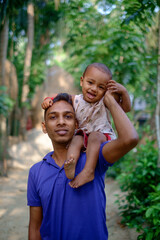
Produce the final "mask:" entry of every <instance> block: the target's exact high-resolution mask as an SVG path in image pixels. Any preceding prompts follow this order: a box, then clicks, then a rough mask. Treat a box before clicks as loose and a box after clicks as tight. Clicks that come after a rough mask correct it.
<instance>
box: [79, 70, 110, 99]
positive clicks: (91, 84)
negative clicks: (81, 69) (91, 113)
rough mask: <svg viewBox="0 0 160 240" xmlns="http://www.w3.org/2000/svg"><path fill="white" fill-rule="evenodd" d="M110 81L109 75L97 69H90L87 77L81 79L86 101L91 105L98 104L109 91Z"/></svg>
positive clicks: (86, 74)
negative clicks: (108, 84)
mask: <svg viewBox="0 0 160 240" xmlns="http://www.w3.org/2000/svg"><path fill="white" fill-rule="evenodd" d="M109 79H110V77H109V75H107V74H106V73H104V72H102V71H100V70H98V69H97V68H95V67H90V68H88V69H87V71H86V73H85V76H84V77H81V83H80V85H81V87H82V92H83V97H84V100H85V101H86V102H89V103H95V102H98V101H99V100H100V99H101V98H102V97H103V96H104V94H105V92H106V90H107V82H108V80H109Z"/></svg>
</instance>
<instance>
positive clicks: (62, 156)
mask: <svg viewBox="0 0 160 240" xmlns="http://www.w3.org/2000/svg"><path fill="white" fill-rule="evenodd" d="M67 150H68V147H67V146H65V145H61V146H54V152H53V154H52V158H53V159H54V160H55V162H56V164H57V165H58V166H60V167H62V165H63V164H64V162H65V160H66V157H67Z"/></svg>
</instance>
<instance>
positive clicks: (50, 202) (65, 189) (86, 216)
mask: <svg viewBox="0 0 160 240" xmlns="http://www.w3.org/2000/svg"><path fill="white" fill-rule="evenodd" d="M105 144H106V143H103V144H102V145H101V148H100V153H99V159H98V163H97V167H96V170H95V178H94V180H93V181H92V182H89V183H87V184H85V185H83V186H81V187H79V188H77V189H74V188H71V187H70V186H69V184H68V183H69V181H70V180H69V179H67V178H66V175H65V172H64V166H62V167H61V168H60V167H59V166H58V165H57V164H56V163H55V161H54V159H53V158H52V157H51V156H52V154H53V152H50V153H48V154H47V155H46V156H45V157H44V159H43V160H42V161H41V162H38V163H36V164H34V165H33V166H32V167H31V169H30V172H29V177H28V189H27V199H28V205H29V206H41V207H42V209H43V220H42V224H41V228H40V233H41V237H42V239H43V240H90V239H92V240H107V239H108V231H107V226H106V215H105V208H106V197H105V191H104V187H105V184H104V178H105V172H106V170H107V169H108V167H109V166H111V165H112V164H110V163H107V161H106V160H105V159H104V157H103V155H102V148H103V146H104V145H105ZM85 161H86V154H85V153H81V155H80V158H79V160H78V163H77V166H76V175H77V174H78V173H79V172H81V170H82V169H83V167H84V165H85Z"/></svg>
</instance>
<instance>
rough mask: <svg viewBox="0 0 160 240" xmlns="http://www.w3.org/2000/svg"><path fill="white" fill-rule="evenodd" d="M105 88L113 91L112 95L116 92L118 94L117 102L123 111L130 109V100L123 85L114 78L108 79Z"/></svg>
mask: <svg viewBox="0 0 160 240" xmlns="http://www.w3.org/2000/svg"><path fill="white" fill-rule="evenodd" d="M107 90H110V92H111V93H114V95H117V94H118V95H119V96H120V99H119V101H118V103H119V105H120V106H121V108H122V109H123V111H124V112H129V111H130V110H131V100H130V97H129V94H128V92H127V89H126V88H125V87H124V86H123V85H121V84H120V83H117V82H116V81H114V80H110V81H108V83H107ZM115 99H116V97H115ZM116 100H117V99H116Z"/></svg>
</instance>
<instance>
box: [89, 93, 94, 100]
mask: <svg viewBox="0 0 160 240" xmlns="http://www.w3.org/2000/svg"><path fill="white" fill-rule="evenodd" d="M87 97H88V98H89V99H91V100H92V99H94V98H95V97H96V95H95V94H91V93H87Z"/></svg>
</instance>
